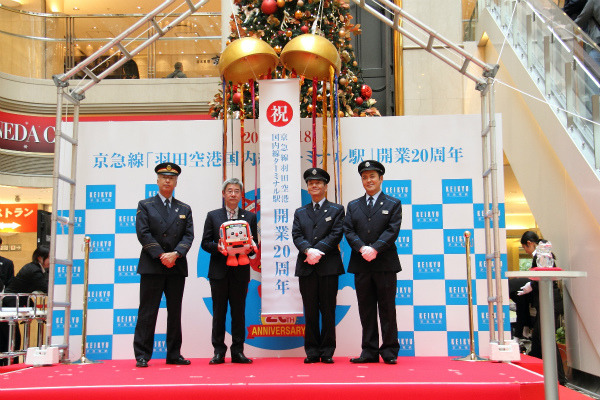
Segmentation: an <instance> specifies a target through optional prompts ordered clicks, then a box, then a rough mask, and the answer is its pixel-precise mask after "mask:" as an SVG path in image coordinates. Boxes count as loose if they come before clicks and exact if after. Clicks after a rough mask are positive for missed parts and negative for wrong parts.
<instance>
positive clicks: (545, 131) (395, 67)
mask: <svg viewBox="0 0 600 400" xmlns="http://www.w3.org/2000/svg"><path fill="white" fill-rule="evenodd" d="M161 3H162V1H161V0H144V1H142V0H104V1H90V0H0V210H2V209H5V208H6V207H13V208H14V207H18V206H19V204H22V205H36V206H37V210H38V214H39V216H38V227H37V230H31V231H29V232H15V231H14V230H11V229H10V228H7V227H8V226H9V225H8V223H9V221H8V220H2V222H3V223H2V226H1V227H0V237H1V238H2V241H3V243H2V246H1V247H0V255H2V256H5V257H7V258H10V259H12V260H13V261H14V264H15V269H16V270H18V268H20V267H21V266H23V265H25V264H26V263H27V262H29V260H30V255H31V253H32V251H33V250H34V249H35V247H36V246H37V244H38V242H40V241H44V240H47V238H46V237H45V236H47V235H48V229H47V228H48V227H49V223H48V222H47V221H48V219H47V215H48V214H49V213H51V212H52V211H53V210H52V195H53V190H52V185H53V183H52V172H53V153H52V152H51V150H50V151H48V150H47V148H43V147H40V148H31V149H24V148H19V147H18V146H15V143H11V141H10V140H7V139H8V138H9V136H10V134H11V131H10V130H11V129H16V128H11V127H14V126H16V125H17V124H18V123H19V121H21V120H24V121H29V123H31V121H34V120H35V118H42V119H43V120H46V121H50V123H49V124H48V125H52V124H53V118H55V115H56V112H57V110H56V107H57V106H56V102H57V101H56V86H55V83H54V82H53V79H52V77H53V76H54V75H56V74H62V73H64V72H66V71H68V70H70V69H72V68H73V67H74V66H76V65H77V64H78V63H79V62H81V61H83V60H84V59H86V58H87V57H88V56H90V55H91V54H93V53H94V52H95V51H97V50H98V49H99V48H100V47H102V46H103V45H104V44H106V43H107V42H108V41H110V39H111V38H113V37H115V36H116V35H118V34H119V33H120V32H122V31H124V30H126V29H127V28H128V27H129V26H131V25H132V24H133V23H134V22H136V21H137V20H139V19H140V18H141V17H142V16H143V15H145V14H147V13H148V12H150V11H151V10H153V9H154V8H155V7H156V6H158V5H159V4H161ZM176 3H177V2H176ZM562 3H563V0H560V1H557V0H555V1H551V0H521V1H506V0H444V1H439V0H396V4H398V5H399V6H401V7H402V8H403V9H404V10H406V11H407V12H408V13H410V14H411V15H413V16H414V17H416V18H418V19H419V20H420V21H422V22H423V23H424V24H426V25H428V26H430V27H432V28H433V29H434V30H435V31H437V32H438V33H439V34H441V35H443V36H444V37H446V38H447V39H449V40H450V41H451V42H453V43H456V44H458V45H459V46H460V47H461V48H463V49H464V50H465V51H467V52H468V53H469V54H472V55H473V56H475V57H478V58H480V59H482V60H484V61H486V62H487V63H490V64H496V63H497V64H499V65H500V69H499V72H498V74H497V76H496V82H495V85H494V90H495V91H496V92H495V95H496V100H495V101H496V103H495V111H496V113H497V114H499V115H501V116H502V127H503V131H502V135H503V152H504V157H503V171H504V182H503V187H504V193H503V196H504V203H505V220H506V252H507V255H508V270H526V269H528V268H529V266H530V265H531V258H530V257H529V256H528V255H527V254H526V253H525V252H524V251H523V249H522V248H521V244H520V238H521V235H522V234H523V233H524V232H525V231H527V230H533V231H535V232H537V233H538V234H539V235H540V237H543V238H546V239H548V240H550V241H551V242H552V244H553V250H554V252H555V253H556V254H557V257H558V260H559V261H558V264H559V266H561V267H563V268H565V269H570V270H581V271H586V272H587V274H588V277H587V278H586V279H585V282H583V281H584V280H581V281H582V282H579V281H578V282H575V281H573V282H565V284H564V287H563V291H564V293H563V298H564V301H565V310H566V311H565V317H564V322H563V323H564V325H565V327H566V332H567V334H566V336H567V337H566V353H565V354H566V356H567V359H568V366H569V372H570V374H571V377H572V380H573V381H579V382H580V383H581V385H582V386H586V387H588V388H590V390H591V391H598V389H599V388H600V378H598V377H599V376H600V335H599V334H598V332H600V319H598V318H597V312H596V309H595V307H596V304H597V301H598V299H599V297H598V295H597V291H596V290H595V288H596V287H598V284H600V273H599V272H598V270H599V268H597V267H596V266H595V265H594V264H593V260H598V259H600V246H599V245H598V244H599V243H600V229H599V226H600V225H599V223H600V169H599V168H600V102H599V100H598V98H599V96H598V94H599V93H600V85H599V83H598V82H599V79H598V75H597V74H595V71H596V70H597V68H598V66H597V65H596V64H595V63H594V61H593V60H592V59H591V58H590V57H589V56H588V54H587V52H588V51H589V50H590V49H593V48H596V49H597V47H596V45H595V44H593V43H591V41H590V39H589V37H587V35H585V33H584V32H583V31H582V30H581V29H580V28H579V27H577V26H576V25H575V24H574V23H573V21H572V20H571V19H569V18H568V17H567V16H566V15H565V14H564V13H563V12H562V11H561V8H560V7H561V6H562V5H563V4H562ZM184 4H185V3H184ZM233 7H234V6H233V5H232V3H231V2H230V1H228V0H210V1H208V2H207V3H206V4H205V5H204V6H202V8H201V9H200V10H199V11H197V12H195V13H193V15H191V16H190V17H188V18H187V19H185V21H183V22H181V23H179V24H178V25H177V26H176V27H175V28H174V29H173V30H171V31H170V32H169V33H167V34H166V35H165V36H164V37H162V38H161V39H160V40H158V41H156V42H154V43H153V44H151V45H150V46H149V47H147V48H146V49H145V50H143V51H142V52H140V53H139V54H137V55H135V57H134V61H135V62H136V64H137V67H138V70H139V73H138V74H137V76H135V77H134V79H130V78H131V77H130V76H127V75H126V72H125V71H124V70H123V69H122V68H120V69H117V70H115V71H113V72H111V73H110V75H108V76H106V77H105V78H104V80H103V81H102V82H101V83H100V84H98V85H97V86H95V87H94V88H93V90H90V91H89V92H88V93H86V98H85V101H83V102H82V103H81V111H80V112H81V117H82V118H94V117H95V116H102V117H106V116H114V117H115V118H129V117H132V116H140V115H141V116H149V115H153V114H163V115H165V114H168V115H188V116H189V115H195V116H198V118H205V119H208V118H210V117H209V115H208V112H209V108H210V102H211V101H212V100H213V98H214V96H215V94H216V93H217V91H218V90H219V88H220V84H221V79H220V76H219V70H218V68H217V62H218V59H219V55H220V54H221V52H222V50H223V49H224V47H225V46H226V43H227V36H228V35H229V29H230V23H229V19H230V14H231V12H232V9H233ZM351 10H352V12H353V13H354V14H355V15H356V18H357V19H358V20H359V22H360V23H361V24H362V29H363V31H366V30H368V29H369V27H370V26H379V25H378V24H380V22H379V21H378V20H376V19H375V18H373V17H370V16H368V15H361V14H360V13H359V12H358V11H357V8H356V7H355V6H351ZM181 12H182V11H181V10H178V9H177V8H172V9H167V10H165V14H169V16H167V17H165V18H164V20H163V21H164V23H165V24H168V23H169V22H170V21H171V20H173V19H174V18H176V16H177V15H179V14H178V13H181ZM378 29H381V28H378ZM384 32H385V34H386V35H389V37H390V38H393V39H392V40H390V41H389V42H386V43H393V45H392V46H388V47H387V48H384V46H383V45H382V46H381V48H382V50H381V51H382V52H390V53H391V54H392V59H393V60H391V61H390V62H389V63H388V64H389V65H388V66H389V68H388V69H389V71H388V72H387V80H386V84H384V85H383V87H382V88H380V89H379V90H377V91H376V92H377V93H376V94H375V95H374V96H375V97H376V98H378V101H379V102H380V104H382V106H383V107H382V108H381V110H382V115H398V116H402V115H406V116H419V115H447V114H479V113H480V112H481V110H480V93H479V92H478V91H477V90H475V87H474V84H473V82H472V81H471V80H469V79H467V78H466V77H465V76H464V75H462V74H460V73H457V72H456V71H453V70H452V69H450V68H449V67H448V66H447V65H445V64H444V63H443V62H441V61H440V60H439V59H435V58H433V57H432V56H431V54H430V53H429V52H428V51H426V50H424V49H422V48H420V47H419V46H416V45H415V44H414V43H413V42H411V41H410V40H408V39H405V40H402V37H401V35H398V34H397V33H394V32H393V31H392V30H391V29H387V30H384ZM128 39H130V40H131V41H132V43H136V42H141V41H142V40H144V39H146V38H145V37H132V38H128ZM360 51H361V47H360V46H357V58H358V59H359V63H361V64H362V63H363V62H364V65H366V67H364V68H365V71H364V72H365V74H364V76H365V81H366V82H367V83H369V76H370V75H369V74H368V68H369V64H368V60H367V56H362V57H361V53H360ZM118 53H119V49H118V48H115V49H111V51H110V54H109V55H107V56H103V57H101V58H99V59H98V60H97V62H96V64H95V65H94V66H93V67H94V68H96V69H95V72H96V73H101V71H103V70H104V69H106V68H107V67H108V66H110V65H111V63H114V62H115V60H118V58H119V56H118ZM386 54H387V53H386ZM111 56H114V57H111ZM176 62H180V63H182V65H183V71H184V73H185V74H186V75H187V78H186V79H163V78H165V77H166V76H167V75H168V74H169V73H171V72H172V71H173V66H174V64H175V63H176ZM80 75H81V74H80ZM80 78H81V76H75V77H74V78H73V79H74V81H75V80H78V79H80ZM596 138H599V141H596V140H595V139H596ZM597 143H598V144H599V149H598V150H599V151H598V152H596V151H595V150H596V146H595V145H596V144H597ZM44 227H45V228H44ZM15 272H16V271H15ZM594 300H595V301H594Z"/></svg>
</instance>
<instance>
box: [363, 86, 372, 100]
mask: <svg viewBox="0 0 600 400" xmlns="http://www.w3.org/2000/svg"><path fill="white" fill-rule="evenodd" d="M372 94H373V91H372V90H371V88H370V87H369V85H362V86H361V87H360V95H361V96H362V97H363V98H364V99H365V100H369V99H370V98H371V95H372Z"/></svg>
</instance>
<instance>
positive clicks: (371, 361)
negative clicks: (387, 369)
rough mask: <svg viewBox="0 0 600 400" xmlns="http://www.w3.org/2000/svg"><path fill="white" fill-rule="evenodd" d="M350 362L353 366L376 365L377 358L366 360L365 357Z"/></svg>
mask: <svg viewBox="0 0 600 400" xmlns="http://www.w3.org/2000/svg"><path fill="white" fill-rule="evenodd" d="M350 362H351V363H353V364H367V363H378V362H379V357H377V358H367V357H363V356H360V357H356V358H351V359H350Z"/></svg>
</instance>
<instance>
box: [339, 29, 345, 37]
mask: <svg viewBox="0 0 600 400" xmlns="http://www.w3.org/2000/svg"><path fill="white" fill-rule="evenodd" d="M338 35H339V36H340V37H344V36H346V30H345V29H344V28H342V29H340V31H339V32H338Z"/></svg>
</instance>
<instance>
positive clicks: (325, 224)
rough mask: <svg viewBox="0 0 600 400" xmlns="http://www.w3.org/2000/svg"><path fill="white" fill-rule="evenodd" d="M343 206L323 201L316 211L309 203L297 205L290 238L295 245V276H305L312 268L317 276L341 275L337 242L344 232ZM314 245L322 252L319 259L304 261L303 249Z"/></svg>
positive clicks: (340, 257) (340, 258)
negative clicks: (310, 261)
mask: <svg viewBox="0 0 600 400" xmlns="http://www.w3.org/2000/svg"><path fill="white" fill-rule="evenodd" d="M343 224H344V206H342V205H340V204H335V203H331V202H329V201H328V200H325V201H324V202H323V206H322V207H321V209H320V210H319V211H316V212H315V211H314V209H313V204H312V202H310V203H308V204H307V205H305V206H304V207H300V208H298V209H297V210H296V212H295V213H294V224H293V227H292V237H293V239H294V244H295V245H296V247H297V248H298V251H299V253H298V259H297V261H296V276H307V275H309V274H310V273H311V272H312V271H313V270H314V271H316V272H317V274H319V276H326V275H341V274H343V273H344V265H343V263H342V256H341V254H340V249H339V246H338V245H339V243H340V241H341V240H342V236H343V234H344V228H343ZM309 248H313V249H317V250H320V251H322V252H323V253H325V255H323V256H322V257H321V258H320V259H319V262H318V263H317V264H315V265H310V264H309V263H307V262H305V261H304V260H306V254H304V251H306V249H309Z"/></svg>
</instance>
